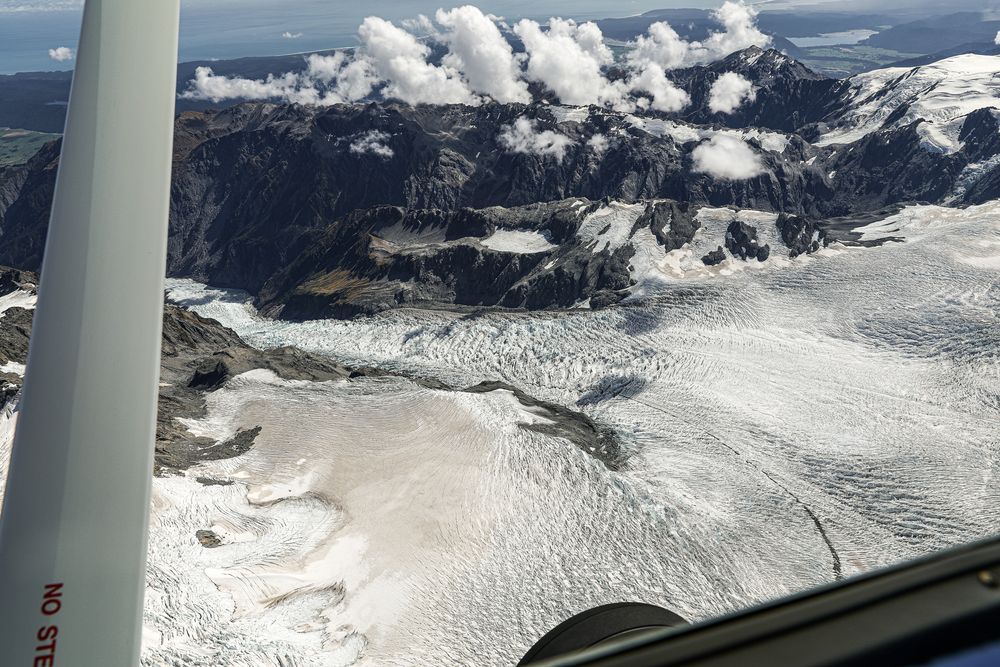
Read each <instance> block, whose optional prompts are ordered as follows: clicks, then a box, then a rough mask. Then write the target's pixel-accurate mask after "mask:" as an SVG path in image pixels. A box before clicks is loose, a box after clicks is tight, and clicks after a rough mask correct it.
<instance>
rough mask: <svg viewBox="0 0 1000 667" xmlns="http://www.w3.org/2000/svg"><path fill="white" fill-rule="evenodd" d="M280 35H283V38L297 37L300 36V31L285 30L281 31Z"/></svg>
mask: <svg viewBox="0 0 1000 667" xmlns="http://www.w3.org/2000/svg"><path fill="white" fill-rule="evenodd" d="M281 36H282V37H284V38H285V39H298V38H299V37H301V36H302V33H301V32H290V31H288V30H286V31H285V32H283V33H281Z"/></svg>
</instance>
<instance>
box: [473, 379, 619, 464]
mask: <svg viewBox="0 0 1000 667" xmlns="http://www.w3.org/2000/svg"><path fill="white" fill-rule="evenodd" d="M463 391H465V392H468V393H471V394H485V393H489V392H493V391H509V392H511V393H512V394H514V397H515V398H516V399H517V401H518V402H519V403H520V404H521V405H523V406H525V407H527V408H531V409H533V411H535V412H537V413H538V414H539V415H541V416H543V417H545V418H546V419H547V420H548V421H549V422H550V423H548V424H539V423H536V424H524V425H522V428H525V429H528V430H530V431H536V432H538V433H544V434H545V435H550V436H553V437H558V438H565V439H567V440H569V441H570V442H572V443H574V444H575V445H577V447H579V448H580V449H582V450H583V451H585V452H587V453H588V454H590V455H591V456H593V457H595V458H596V459H598V460H599V461H601V462H603V463H604V464H605V465H606V466H607V467H608V468H610V469H612V470H618V469H619V468H621V466H622V465H623V464H624V463H625V460H626V456H625V452H624V451H623V449H622V446H621V443H620V442H619V441H618V439H617V438H616V437H615V436H614V434H613V433H612V432H611V431H610V430H608V429H607V428H605V427H602V426H600V425H598V424H597V423H596V422H594V420H592V419H591V418H590V417H588V416H587V415H585V414H583V413H582V412H577V411H576V410H570V409H569V408H567V407H565V406H562V405H559V404H557V403H550V402H548V401H540V400H538V399H537V398H533V397H531V396H529V395H528V394H526V393H524V392H523V391H521V390H520V389H518V388H517V387H514V386H511V385H509V384H506V383H504V382H495V381H494V382H483V383H481V384H477V385H475V386H473V387H468V388H466V389H464V390H463Z"/></svg>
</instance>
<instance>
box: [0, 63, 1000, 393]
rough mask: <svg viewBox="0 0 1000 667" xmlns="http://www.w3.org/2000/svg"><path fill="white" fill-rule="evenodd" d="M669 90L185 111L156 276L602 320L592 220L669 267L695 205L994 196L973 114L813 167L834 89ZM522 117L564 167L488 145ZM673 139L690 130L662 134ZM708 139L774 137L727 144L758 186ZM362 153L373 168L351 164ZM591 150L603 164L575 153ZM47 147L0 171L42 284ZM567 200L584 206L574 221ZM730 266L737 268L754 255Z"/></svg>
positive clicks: (612, 253)
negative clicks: (533, 245)
mask: <svg viewBox="0 0 1000 667" xmlns="http://www.w3.org/2000/svg"><path fill="white" fill-rule="evenodd" d="M727 71H733V72H736V73H740V74H743V75H744V76H746V77H747V78H748V79H751V80H752V81H753V82H754V85H755V87H756V88H757V96H756V99H755V100H754V101H752V102H749V103H747V104H745V105H744V106H742V107H740V108H739V109H738V110H737V111H736V112H735V113H733V114H728V115H718V114H713V113H712V112H711V111H710V110H709V109H708V107H707V96H708V91H709V90H710V87H711V84H712V83H713V82H714V81H715V80H716V79H717V78H718V76H720V75H721V74H722V73H724V72H727ZM671 76H673V77H674V78H675V79H676V80H677V82H678V83H679V84H681V85H683V86H684V87H685V89H687V90H689V91H690V93H691V95H692V104H691V106H690V107H689V108H688V109H686V110H685V111H683V112H681V113H679V114H674V115H665V114H653V113H650V114H642V115H639V116H631V115H627V114H621V113H613V112H609V111H607V110H603V109H599V108H596V107H593V108H590V109H588V110H586V113H585V114H581V113H580V112H578V111H577V112H574V113H573V114H567V113H566V112H565V110H562V109H559V108H557V107H555V106H554V105H551V104H548V103H541V102H540V103H536V104H533V105H528V106H524V105H516V104H514V105H502V104H487V105H484V106H481V107H475V108H472V107H463V106H446V107H427V106H422V107H410V106H405V105H399V104H392V103H389V104H369V105H340V106H334V107H328V108H307V107H302V106H297V105H275V104H244V105H239V106H235V107H231V108H227V109H224V110H219V111H203V112H185V113H183V114H181V115H180V117H179V118H178V121H177V127H176V132H175V147H174V148H175V150H174V171H173V177H174V178H173V191H172V196H171V228H170V236H169V258H168V271H169V274H170V275H171V276H175V277H188V278H193V279H196V280H199V281H202V282H206V283H209V284H211V285H214V286H218V287H233V288H240V289H244V290H247V291H249V292H250V293H251V294H253V295H254V296H255V297H256V299H257V305H258V307H260V308H261V309H262V310H263V311H264V312H265V313H266V314H268V315H271V316H281V317H286V318H293V319H301V318H311V317H352V316H356V315H364V314H368V313H373V312H378V311H380V310H384V309H386V308H395V307H400V306H407V305H433V306H436V307H440V306H448V307H451V306H459V307H473V308H474V307H484V306H490V307H494V306H500V307H509V308H528V309H538V308H549V307H566V306H569V305H572V304H575V303H578V302H580V301H584V300H587V299H590V303H591V305H592V306H596V307H603V306H607V305H610V304H613V303H616V302H617V301H619V300H620V299H622V298H623V297H624V296H625V295H626V294H627V293H628V289H629V287H630V280H631V279H630V277H629V262H630V260H631V257H632V255H631V253H632V252H633V248H634V246H633V245H632V244H631V243H626V244H624V245H621V246H616V247H614V248H611V247H604V248H596V249H590V250H588V249H587V248H585V247H584V246H585V245H586V244H585V243H582V242H581V241H580V239H579V237H578V236H577V235H576V231H577V230H578V229H579V225H580V221H581V215H583V213H584V212H585V211H593V210H594V207H596V206H598V204H597V203H596V202H601V201H604V200H607V199H612V200H616V201H621V202H646V203H647V205H648V206H649V207H651V208H648V209H647V214H646V215H644V216H643V217H642V218H641V219H640V221H638V222H637V223H636V225H637V229H636V230H633V235H634V234H635V233H636V232H637V231H638V229H643V228H647V229H649V230H651V231H652V233H653V234H654V236H655V238H656V239H657V241H658V242H659V243H660V244H661V245H662V247H663V251H664V252H669V251H670V250H672V249H675V248H677V247H678V246H679V245H682V244H683V243H684V242H686V240H689V239H690V238H691V236H692V234H693V231H694V228H695V227H696V224H697V223H696V222H695V219H694V212H696V211H697V209H698V207H700V206H705V205H709V206H732V207H736V208H747V209H755V210H762V211H771V212H775V213H783V214H787V215H790V216H797V218H796V219H800V220H806V221H812V223H811V224H814V225H818V226H819V227H821V228H823V227H825V224H824V221H825V220H829V219H849V218H850V217H853V216H859V215H865V214H867V213H870V212H872V211H878V210H882V209H884V208H886V207H888V206H893V205H899V204H905V203H912V202H918V201H926V202H931V203H947V204H962V205H964V204H974V203H981V202H983V201H986V200H989V199H992V198H996V197H1000V124H998V120H997V114H995V113H993V112H991V111H989V110H984V111H980V112H975V113H972V114H969V116H968V117H967V119H966V121H965V124H964V127H963V128H962V137H963V138H962V141H963V146H962V148H961V149H960V150H958V151H957V152H955V153H953V154H944V153H940V152H934V151H931V150H928V149H927V147H926V145H925V142H923V141H922V140H921V137H920V134H919V132H918V131H917V126H916V125H915V124H914V125H910V126H905V127H892V123H893V122H895V121H896V120H898V118H893V119H889V121H888V122H887V125H886V129H883V130H880V131H878V132H874V133H872V134H870V135H868V136H866V137H864V138H862V139H861V140H859V141H857V142H855V143H854V144H852V145H850V146H848V147H844V146H830V147H816V146H813V145H811V144H809V143H807V142H806V140H805V138H815V137H816V136H818V134H819V133H820V132H821V131H824V129H828V128H829V127H835V126H837V123H838V121H839V120H840V119H841V116H842V115H843V114H844V113H845V112H846V111H848V110H849V109H850V108H851V105H852V104H857V102H858V101H857V100H856V99H855V98H854V95H855V91H853V90H852V89H851V86H850V84H849V83H847V82H842V81H836V80H832V79H825V78H823V77H820V76H818V75H816V74H815V73H813V72H811V71H810V70H808V68H806V67H804V66H803V65H801V64H800V63H798V62H796V61H794V60H792V59H791V58H789V57H788V56H785V55H783V54H781V53H778V52H777V51H774V50H766V51H765V50H760V49H756V48H754V49H748V50H745V51H742V52H739V53H735V54H733V55H731V56H729V57H728V58H726V59H725V60H723V61H721V62H719V63H715V64H713V65H710V66H707V67H694V68H689V69H685V70H677V71H675V72H672V73H671ZM901 108H902V107H901ZM903 111H904V112H905V109H904V110H903ZM525 116H527V117H529V118H531V119H533V120H534V121H535V122H536V123H537V128H538V130H539V131H552V132H556V133H558V134H560V135H563V136H565V137H566V138H567V139H568V140H569V144H568V145H567V147H566V150H565V154H564V155H563V156H562V158H561V159H556V158H555V157H553V156H552V155H537V154H526V153H513V152H510V151H509V150H508V149H507V147H505V145H504V144H503V142H502V141H501V140H500V136H501V134H502V132H503V131H504V128H506V127H508V126H510V124H511V123H513V122H514V121H515V120H516V119H518V118H521V117H525ZM680 121H686V122H698V123H703V125H699V126H691V125H688V126H683V127H681V128H680V129H678V127H677V126H676V125H672V123H675V122H680ZM723 125H725V126H729V127H733V128H739V127H750V126H753V127H760V128H771V129H772V130H780V131H782V132H786V133H787V134H785V135H783V136H779V137H766V136H764V135H761V133H760V132H747V133H745V134H743V135H741V136H743V138H745V139H746V141H747V142H748V143H749V144H750V145H751V147H752V148H753V150H754V151H755V152H756V153H757V154H758V156H759V157H760V160H761V163H762V166H763V168H764V172H763V173H762V174H761V175H759V176H756V177H754V178H750V179H745V180H723V179H718V178H715V177H713V176H711V175H709V174H706V173H697V172H696V171H695V169H694V167H695V161H694V158H693V151H694V150H695V148H696V147H697V146H698V145H699V143H700V141H701V140H702V139H704V138H707V137H710V136H712V135H713V134H714V133H717V132H720V131H725V132H733V130H727V129H725V128H723V127H722V126H723ZM371 133H378V134H377V135H372V134H371ZM369 136H377V137H380V138H381V139H380V141H383V143H384V149H383V150H380V151H377V152H371V151H368V152H365V150H363V149H362V148H359V146H361V144H360V143H359V140H360V139H362V138H364V137H369ZM598 136H600V137H602V138H603V139H604V140H605V141H606V145H607V149H606V150H603V151H598V150H595V149H594V148H593V146H592V145H590V144H589V143H588V142H590V140H592V139H594V138H595V137H598ZM58 149H59V147H58V144H51V145H48V146H46V147H45V148H44V149H43V150H42V151H41V152H40V153H39V154H37V155H36V156H35V157H34V158H33V159H32V160H31V161H29V163H27V164H26V165H22V166H20V167H17V168H12V169H5V170H3V171H0V236H2V238H3V243H2V244H0V263H6V264H11V265H15V266H24V267H26V268H37V267H38V266H39V265H40V262H41V255H42V251H43V249H44V237H45V229H46V226H47V220H48V211H49V205H50V201H51V197H52V192H53V185H54V180H55V171H56V166H57V162H58ZM779 151H780V152H779ZM575 201H583V202H584V203H583V206H582V207H581V208H579V209H573V208H571V205H572V204H571V203H572V202H575ZM658 201H659V202H668V203H656V202H658ZM667 220H669V224H667V223H666V222H665V221H667ZM797 224H798V223H797ZM808 224H810V223H806V226H808ZM838 224H839V223H838ZM799 227H801V225H799ZM797 229H798V231H795V230H793V232H792V233H791V234H790V235H789V236H787V238H785V236H783V238H785V243H786V245H789V250H790V252H791V253H792V254H799V253H801V252H803V251H804V250H806V249H805V248H804V247H802V244H803V242H804V237H802V238H800V236H802V234H805V235H807V236H808V235H809V234H808V233H807V232H804V231H802V229H799V228H797ZM498 230H499V231H526V232H527V231H530V232H537V233H538V234H541V235H543V236H544V237H545V238H547V239H549V241H550V242H551V244H552V245H555V246H558V247H557V248H556V249H547V250H538V251H534V250H532V251H527V250H525V251H517V252H511V251H509V249H507V250H504V249H498V248H490V247H489V246H488V245H485V244H484V241H486V239H487V238H488V237H489V236H490V235H491V234H493V233H494V232H496V231H498ZM720 241H721V239H720ZM734 243H735V236H734ZM811 245H812V241H810V246H811ZM733 247H735V248H737V250H735V251H734V252H735V253H736V254H737V255H738V256H743V255H744V254H746V256H747V257H750V256H751V255H752V256H753V257H757V258H761V257H764V258H766V256H767V254H768V252H769V251H770V249H768V250H767V251H764V252H763V253H761V248H759V247H758V248H756V250H755V251H754V248H752V247H751V244H749V243H744V244H739V243H735V245H734V246H733ZM752 251H753V252H752ZM706 260H707V261H708V262H712V261H717V260H718V256H717V255H713V254H712V253H710V254H709V255H707V256H706ZM206 372H207V373H208V374H209V375H211V374H212V371H211V369H208V370H207V371H206Z"/></svg>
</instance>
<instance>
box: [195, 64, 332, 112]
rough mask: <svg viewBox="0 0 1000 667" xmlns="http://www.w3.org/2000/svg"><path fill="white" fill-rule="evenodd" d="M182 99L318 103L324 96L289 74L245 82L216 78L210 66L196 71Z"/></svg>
mask: <svg viewBox="0 0 1000 667" xmlns="http://www.w3.org/2000/svg"><path fill="white" fill-rule="evenodd" d="M181 97H184V98H188V99H201V100H210V101H212V102H221V101H223V100H231V99H242V100H269V99H282V100H285V101H288V102H292V103H296V104H318V103H319V102H320V101H321V96H320V93H319V91H318V90H316V88H314V87H311V86H304V85H302V80H301V77H300V76H298V75H297V74H293V73H290V72H289V73H287V74H283V75H281V76H269V77H267V78H266V79H242V78H229V77H225V76H217V75H216V74H215V73H214V72H213V71H212V68H211V67H199V68H197V69H196V70H195V74H194V80H192V81H191V83H190V84H189V88H188V90H187V91H185V92H184V93H183V94H182V95H181Z"/></svg>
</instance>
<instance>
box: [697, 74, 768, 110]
mask: <svg viewBox="0 0 1000 667" xmlns="http://www.w3.org/2000/svg"><path fill="white" fill-rule="evenodd" d="M755 99H757V91H755V90H754V87H753V84H752V83H750V81H749V80H747V79H746V78H745V77H742V76H740V75H739V74H736V73H735V72H726V73H725V74H723V75H722V76H720V77H719V78H718V79H716V80H715V83H713V84H712V89H711V91H710V92H709V97H708V108H709V109H711V110H712V111H713V112H714V113H733V112H734V111H736V110H737V109H739V108H740V106H741V105H742V104H743V103H744V102H753V101H754V100H755Z"/></svg>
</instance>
